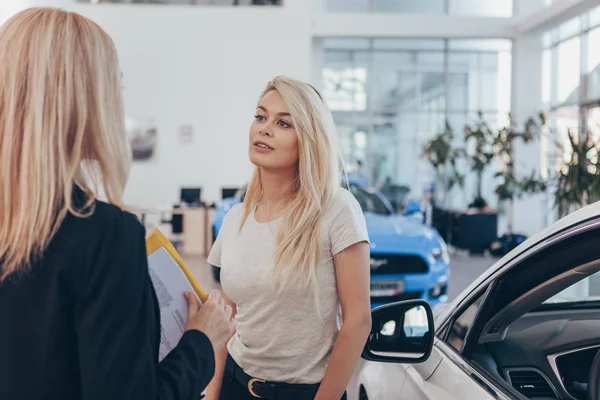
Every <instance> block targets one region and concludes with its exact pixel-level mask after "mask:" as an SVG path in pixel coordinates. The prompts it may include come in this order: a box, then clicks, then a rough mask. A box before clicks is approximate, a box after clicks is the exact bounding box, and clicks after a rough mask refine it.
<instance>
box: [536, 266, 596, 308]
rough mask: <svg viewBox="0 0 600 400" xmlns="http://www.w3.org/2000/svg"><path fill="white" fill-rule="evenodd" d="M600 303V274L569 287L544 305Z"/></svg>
mask: <svg viewBox="0 0 600 400" xmlns="http://www.w3.org/2000/svg"><path fill="white" fill-rule="evenodd" d="M588 301H600V272H596V273H595V274H593V275H590V276H588V277H587V278H585V279H582V280H581V281H579V282H577V283H575V284H573V285H571V286H569V287H568V288H566V289H564V290H563V291H561V292H560V293H558V294H556V295H554V296H552V297H551V298H549V299H548V300H546V301H545V302H544V303H546V304H548V303H553V304H557V303H574V302H588Z"/></svg>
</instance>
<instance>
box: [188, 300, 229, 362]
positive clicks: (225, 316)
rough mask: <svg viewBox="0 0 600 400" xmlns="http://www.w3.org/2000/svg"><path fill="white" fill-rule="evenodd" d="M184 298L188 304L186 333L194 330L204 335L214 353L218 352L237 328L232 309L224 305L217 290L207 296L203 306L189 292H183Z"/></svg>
mask: <svg viewBox="0 0 600 400" xmlns="http://www.w3.org/2000/svg"><path fill="white" fill-rule="evenodd" d="M184 296H185V299H186V300H187V303H188V318H187V324H186V331H189V330H193V329H195V330H199V331H200V332H202V333H204V334H205V335H206V336H208V339H209V340H210V342H211V343H212V345H213V348H214V350H215V353H216V352H218V351H219V350H221V348H223V346H225V344H227V342H228V341H229V339H231V337H232V336H233V334H234V333H235V329H236V327H237V321H236V320H235V318H232V313H233V309H232V307H231V306H230V305H228V304H225V300H224V299H223V297H221V292H219V291H218V290H213V291H211V292H210V293H209V294H208V300H207V301H206V303H204V305H201V304H200V302H199V301H198V299H197V298H196V296H194V295H193V294H192V293H190V292H185V293H184Z"/></svg>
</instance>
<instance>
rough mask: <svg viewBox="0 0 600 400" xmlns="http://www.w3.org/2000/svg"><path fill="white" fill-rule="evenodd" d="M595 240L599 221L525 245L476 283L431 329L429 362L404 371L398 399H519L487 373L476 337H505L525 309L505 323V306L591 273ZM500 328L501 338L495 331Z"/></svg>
mask: <svg viewBox="0 0 600 400" xmlns="http://www.w3.org/2000/svg"><path fill="white" fill-rule="evenodd" d="M598 240H600V221H599V220H597V219H594V220H588V221H584V222H583V223H581V224H578V225H575V226H572V227H570V229H565V230H563V231H561V232H559V233H558V234H556V235H553V236H551V237H547V238H545V239H544V240H542V241H541V242H539V243H537V244H536V245H533V246H531V247H530V248H529V249H528V250H527V251H525V252H524V253H523V254H521V255H520V256H519V257H517V258H515V259H513V260H511V261H510V262H508V263H507V264H506V265H504V266H503V267H501V268H499V269H498V270H496V272H495V273H494V274H492V275H491V276H488V278H487V279H486V280H484V281H482V282H480V285H479V286H477V287H476V288H475V289H474V290H473V291H472V292H471V293H470V294H468V295H467V296H466V297H465V298H464V299H463V300H462V301H461V302H460V303H459V304H458V306H457V307H456V310H455V311H453V312H452V313H451V314H450V315H449V316H448V318H447V319H446V320H445V321H444V322H443V323H442V324H441V326H440V328H439V329H438V331H436V337H437V339H436V342H435V344H434V350H433V351H432V355H431V357H430V359H429V360H428V361H426V362H424V363H422V364H415V365H411V366H410V367H409V368H408V369H407V374H406V379H405V382H404V385H403V387H402V392H401V396H400V398H402V399H404V398H407V399H419V400H441V399H444V400H454V399H456V400H463V399H474V400H478V399H482V400H483V399H485V400H487V399H506V400H509V399H511V400H512V399H525V398H526V397H524V396H523V394H521V393H519V392H518V391H517V388H515V387H513V386H511V384H510V383H509V382H507V380H506V377H502V376H500V375H499V374H498V373H496V374H494V373H492V372H491V371H492V370H494V369H497V368H489V367H488V366H489V364H488V365H486V362H488V361H489V360H485V359H484V358H482V357H481V356H479V355H478V353H479V347H481V346H480V343H481V338H482V337H484V339H486V340H489V338H490V337H491V336H498V337H500V336H502V335H505V334H506V330H507V329H508V327H509V326H510V325H511V323H512V322H514V321H515V318H518V317H519V316H520V315H523V314H525V313H527V312H528V310H531V308H521V309H520V310H521V311H520V312H521V314H514V315H513V316H512V318H513V319H511V320H507V319H506V318H511V317H508V316H507V315H508V314H506V310H507V307H508V306H512V307H515V306H516V307H518V304H526V302H527V301H528V299H533V301H538V302H541V301H544V300H545V299H546V297H544V296H547V295H551V293H554V291H556V290H562V289H561V288H562V287H563V286H564V285H569V286H570V285H572V284H574V282H575V283H576V282H578V281H579V280H581V279H584V278H585V277H589V276H591V275H589V274H593V273H595V272H597V262H598V259H599V258H598V251H597V243H598ZM527 304H530V305H531V306H533V307H535V306H534V304H539V303H534V302H530V303H527ZM512 309H513V310H514V308H512ZM498 322H501V323H500V325H496V323H498ZM501 330H503V331H504V333H503V334H502V333H498V332H500V331H501ZM496 367H497V366H496ZM521 389H522V388H521Z"/></svg>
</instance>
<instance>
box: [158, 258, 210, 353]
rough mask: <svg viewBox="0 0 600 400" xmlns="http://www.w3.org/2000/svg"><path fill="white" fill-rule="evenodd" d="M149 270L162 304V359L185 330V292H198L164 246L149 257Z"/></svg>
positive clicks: (186, 309)
mask: <svg viewBox="0 0 600 400" xmlns="http://www.w3.org/2000/svg"><path fill="white" fill-rule="evenodd" d="M148 272H149V273H150V279H151V280H152V284H153V285H154V290H155V291H156V296H157V297H158V304H159V307H160V349H159V352H158V359H159V361H161V360H162V359H163V358H165V356H166V355H167V354H169V352H170V351H171V350H172V349H173V348H174V347H175V346H176V345H177V343H179V340H180V339H181V337H182V336H183V333H184V332H185V322H186V320H187V315H188V306H187V302H186V300H185V297H183V292H191V293H194V294H195V292H194V289H193V288H192V285H191V284H190V282H189V281H188V279H187V277H186V276H185V274H184V273H183V271H182V270H181V268H180V267H179V265H178V264H177V262H176V261H175V260H174V259H173V257H171V255H170V254H169V252H168V251H167V250H165V248H164V247H161V248H159V249H158V250H156V251H155V252H154V253H152V254H150V256H149V257H148ZM196 298H198V296H197V295H196ZM198 300H200V299H198Z"/></svg>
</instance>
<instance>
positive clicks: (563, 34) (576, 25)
mask: <svg viewBox="0 0 600 400" xmlns="http://www.w3.org/2000/svg"><path fill="white" fill-rule="evenodd" d="M579 33H581V18H580V17H575V18H573V19H570V20H568V21H567V22H565V23H563V24H562V25H560V26H559V27H558V39H559V40H563V39H567V38H570V37H572V36H575V35H578V34H579Z"/></svg>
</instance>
